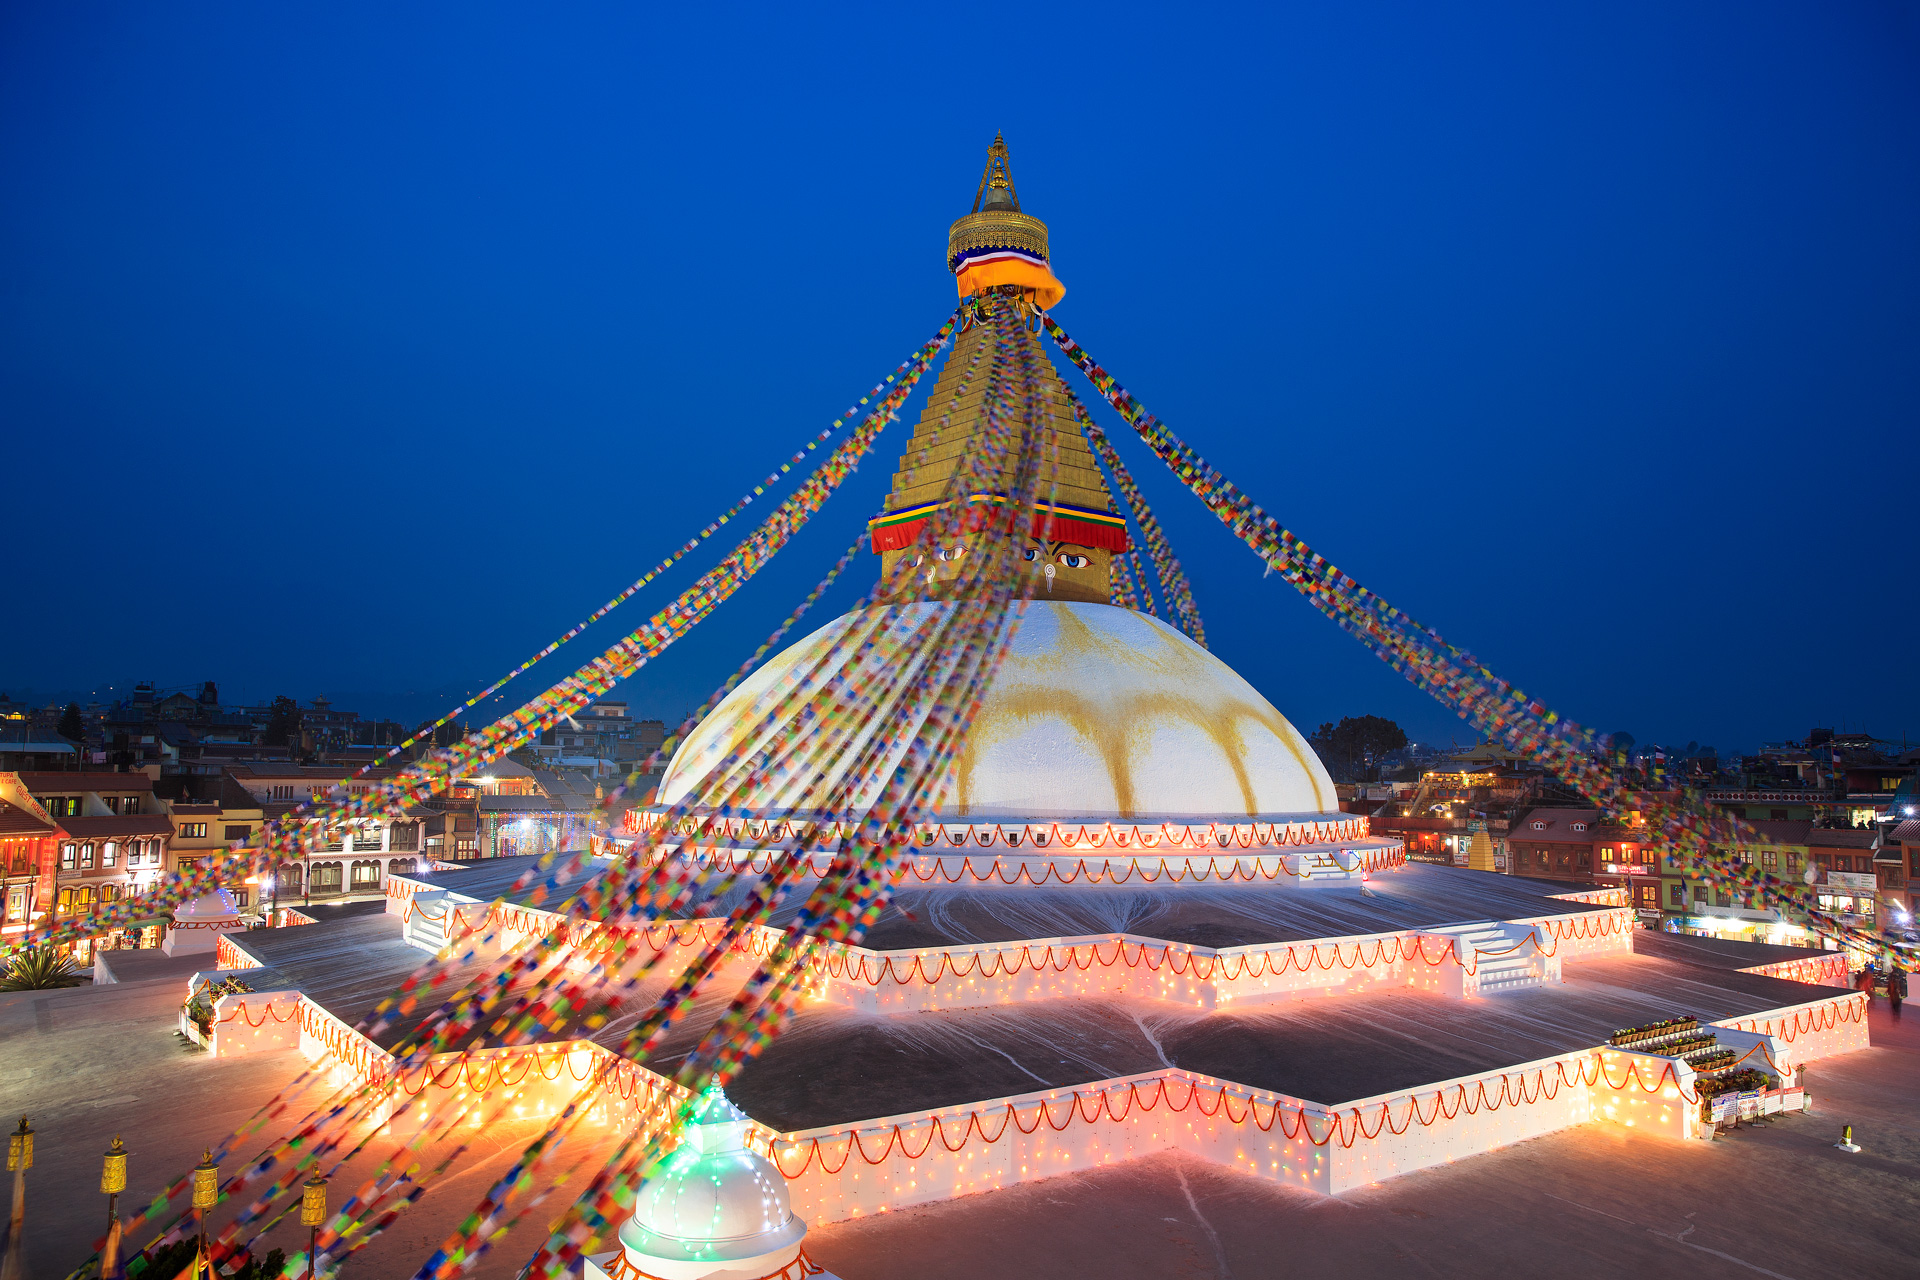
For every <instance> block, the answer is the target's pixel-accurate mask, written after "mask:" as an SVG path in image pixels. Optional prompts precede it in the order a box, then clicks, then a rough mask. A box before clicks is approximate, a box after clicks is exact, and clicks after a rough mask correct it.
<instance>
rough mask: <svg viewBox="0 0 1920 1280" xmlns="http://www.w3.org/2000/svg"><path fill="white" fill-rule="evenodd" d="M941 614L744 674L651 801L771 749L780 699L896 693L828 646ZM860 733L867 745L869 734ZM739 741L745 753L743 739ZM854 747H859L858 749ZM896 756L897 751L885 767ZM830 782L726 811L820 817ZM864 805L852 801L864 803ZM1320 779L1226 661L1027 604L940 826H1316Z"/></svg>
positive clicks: (1116, 612)
mask: <svg viewBox="0 0 1920 1280" xmlns="http://www.w3.org/2000/svg"><path fill="white" fill-rule="evenodd" d="M952 607H953V606H951V605H942V604H932V603H920V604H910V605H899V606H893V607H890V608H886V609H883V610H868V611H862V612H861V613H851V614H846V615H843V616H842V617H840V618H837V619H835V620H834V621H833V622H831V623H829V624H827V625H826V626H824V627H822V628H821V629H820V630H818V631H816V632H814V633H813V634H812V635H810V636H808V637H807V638H806V639H804V640H802V641H800V642H799V643H798V644H795V645H793V646H791V647H789V648H788V649H786V650H784V651H783V652H781V653H780V654H779V655H778V656H776V657H774V658H773V659H771V660H769V661H768V662H767V664H766V665H765V666H763V667H761V668H760V670H758V671H756V672H754V674H753V675H752V676H751V677H750V678H749V679H747V680H745V681H744V682H742V683H741V685H740V687H739V688H738V689H735V690H734V691H733V693H731V694H730V695H728V697H727V698H726V699H725V700H724V701H722V702H721V704H720V705H719V706H718V707H716V708H715V709H714V711H713V713H712V714H711V715H709V716H708V717H707V718H706V719H705V720H703V721H702V722H701V723H700V724H699V726H698V727H697V728H695V730H694V731H693V733H692V734H691V735H690V736H689V737H688V739H687V741H686V742H685V743H683V744H681V747H680V749H679V751H677V752H676V753H675V754H674V758H673V761H672V763H671V764H670V765H669V767H668V769H667V772H666V776H665V777H664V778H663V779H662V780H661V784H660V802H661V803H662V804H674V803H677V802H679V801H680V800H681V799H682V798H684V797H685V796H686V795H687V794H688V793H689V792H690V791H692V790H694V788H696V787H700V788H701V789H702V790H703V791H704V792H706V793H707V794H708V795H712V796H718V795H719V794H720V793H721V788H720V787H718V786H717V785H716V784H715V783H714V782H711V781H707V780H706V779H707V775H708V774H710V773H712V772H713V771H714V769H715V768H716V766H721V765H722V764H723V762H725V761H727V760H728V759H729V757H733V758H734V759H735V760H736V764H734V765H733V766H731V767H729V768H728V769H727V772H729V773H731V772H734V771H735V770H737V769H738V768H740V764H739V763H738V762H744V761H747V760H749V759H751V758H753V757H754V755H755V754H756V753H770V754H771V757H772V758H773V759H774V760H775V761H776V762H777V760H778V758H779V757H778V753H779V751H780V750H781V747H780V741H779V739H780V737H781V734H780V732H779V729H778V727H776V728H774V729H772V730H764V729H763V730H761V731H760V732H758V733H756V732H754V728H755V726H756V725H758V724H759V722H760V721H761V720H762V719H763V718H764V717H766V716H768V715H769V714H771V713H773V712H774V711H775V710H776V709H777V708H779V706H780V705H781V702H782V700H783V699H787V698H789V697H790V696H791V695H792V693H793V691H794V690H796V689H798V688H801V687H803V686H805V687H806V688H809V689H818V688H819V687H820V686H821V685H822V684H823V683H824V682H825V681H826V680H828V679H830V678H833V677H835V676H842V677H844V678H846V679H848V680H849V681H852V682H856V683H858V682H862V681H879V680H884V681H887V682H896V681H898V680H899V679H900V678H901V677H902V675H903V674H907V673H902V672H900V671H897V670H882V665H883V662H882V659H881V658H879V657H876V656H875V655H874V653H873V651H872V650H871V649H870V648H868V649H865V650H863V651H861V652H859V653H858V654H857V655H856V656H855V662H854V667H853V668H852V669H846V667H847V664H848V662H849V661H850V658H849V654H848V653H847V652H846V651H847V650H848V649H850V648H852V647H853V646H852V645H850V644H844V643H842V638H843V637H844V636H847V635H848V633H849V632H854V631H856V630H857V629H858V628H859V627H860V626H861V625H862V624H863V623H865V622H866V621H867V620H868V619H870V618H874V616H875V614H878V615H880V616H879V618H878V619H877V620H879V621H883V622H884V623H885V625H886V627H887V628H888V630H889V631H890V632H891V633H892V634H893V635H894V637H896V638H904V637H906V636H909V635H911V633H912V632H913V631H914V630H915V629H916V628H919V627H923V626H926V625H928V624H929V623H931V622H932V621H934V620H935V619H936V617H937V616H938V615H937V611H940V610H945V609H950V608H952ZM867 732H870V730H868V731H867ZM749 739H752V740H749ZM859 740H860V741H864V740H865V735H864V734H863V735H862V737H861V738H860V739H859ZM904 750H905V744H904V743H902V744H896V745H895V746H894V748H893V751H892V754H893V756H894V757H895V758H897V757H898V756H899V755H900V754H901V753H902V752H903V751H904ZM852 754H853V752H851V751H848V750H839V751H836V752H834V753H833V758H832V760H831V762H830V763H829V764H828V768H827V769H826V770H825V771H824V772H822V771H821V770H820V767H819V766H820V762H818V761H808V762H806V765H805V767H803V768H798V769H793V770H788V771H776V772H775V773H774V774H773V775H772V776H770V777H769V778H768V779H767V780H766V782H765V783H764V784H763V785H760V786H758V787H756V788H755V790H754V791H753V793H752V794H751V795H749V796H748V797H746V798H744V799H743V800H736V801H735V803H736V805H739V806H742V807H744V808H746V809H750V810H753V811H757V812H763V813H774V812H784V811H809V810H818V809H819V808H820V797H821V789H820V788H819V787H818V786H816V787H815V789H814V790H813V791H812V792H811V793H809V792H808V785H809V784H810V783H814V782H815V781H816V779H821V778H824V779H825V780H826V781H828V782H831V781H833V780H834V779H835V778H836V777H837V776H838V773H839V772H840V771H841V770H843V769H844V768H845V767H846V766H845V764H844V763H842V762H843V761H844V760H845V759H847V758H848V757H850V756H851V755H852ZM871 798H872V796H871V794H870V793H869V794H865V795H860V796H856V797H854V798H853V800H852V801H851V802H850V803H851V804H852V805H863V804H864V803H866V802H869V801H870V800H871ZM1338 808H1339V803H1338V800H1337V799H1336V797H1335V794H1334V789H1333V780H1332V779H1331V778H1329V777H1328V776H1327V771H1326V769H1325V767H1324V766H1322V765H1321V763H1320V760H1319V758H1318V757H1317V756H1315V755H1314V753H1313V749H1312V748H1311V747H1310V746H1308V745H1307V741H1306V739H1305V738H1303V737H1302V736H1301V735H1300V733H1299V731H1297V730H1296V729H1295V728H1294V727H1293V726H1292V725H1291V724H1289V723H1287V719H1286V717H1285V716H1283V715H1281V714H1280V713H1279V712H1278V711H1276V710H1274V708H1273V705H1272V704H1271V703H1269V702H1268V701H1267V700H1266V699H1265V698H1263V697H1261V696H1260V694H1259V693H1258V692H1257V691H1256V690H1255V689H1254V688H1253V686H1252V685H1250V684H1248V683H1247V682H1246V681H1245V680H1243V679H1241V678H1240V677H1239V676H1238V675H1237V674H1235V673H1234V671H1233V669H1232V668H1230V667H1228V666H1227V665H1226V664H1225V663H1224V662H1222V661H1220V660H1219V659H1218V658H1216V657H1214V656H1213V655H1212V654H1210V653H1208V652H1207V651H1206V650H1205V649H1202V648H1201V647H1200V646H1199V645H1197V644H1195V643H1194V642H1193V641H1191V640H1189V639H1188V638H1187V637H1186V636H1184V635H1182V634H1181V633H1180V632H1178V631H1176V630H1174V629H1173V628H1172V627H1169V626H1167V625H1166V624H1165V623H1163V622H1161V621H1159V620H1158V619H1156V618H1152V617H1149V616H1147V615H1146V614H1143V613H1137V612H1135V611H1133V610H1131V609H1120V608H1116V607H1114V606H1112V605H1104V604H1077V603H1060V602H1054V601H1035V602H1034V603H1033V604H1032V605H1031V606H1029V607H1028V609H1027V611H1026V615H1025V617H1024V619H1023V620H1022V621H1021V624H1020V627H1019V630H1018V631H1017V632H1015V634H1014V637H1013V641H1012V643H1011V644H1010V645H1009V646H1008V651H1007V655H1006V658H1005V660H1004V661H1003V663H1002V664H1001V667H1000V670H999V673H998V674H997V676H996V677H995V679H994V682H993V684H992V686H991V688H990V689H989V690H988V693H987V697H986V700H985V702H984V703H983V704H982V705H981V708H980V711H979V714H978V715H977V716H976V718H975V720H974V723H973V726H972V728H971V730H970V731H969V734H968V739H967V744H966V747H965V748H964V750H963V751H962V753H961V755H960V758H959V760H958V761H957V762H956V766H955V769H954V776H953V778H952V780H951V785H950V786H949V787H948V788H947V793H946V798H945V801H944V802H943V804H942V806H941V808H940V810H939V813H940V816H942V817H944V818H949V819H967V820H981V821H985V820H1005V819H1013V818H1023V819H1030V818H1041V819H1056V818H1091V819H1116V818H1126V819H1149V820H1159V819H1173V820H1182V821H1190V820H1195V819H1214V818H1234V819H1242V820H1244V819H1245V818H1247V817H1251V816H1260V817H1272V816H1278V815H1283V814H1308V813H1328V812H1331V811H1334V810H1337V809H1338Z"/></svg>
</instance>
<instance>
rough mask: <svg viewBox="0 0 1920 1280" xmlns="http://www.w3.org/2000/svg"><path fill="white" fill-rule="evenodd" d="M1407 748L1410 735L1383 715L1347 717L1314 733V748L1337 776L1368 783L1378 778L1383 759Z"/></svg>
mask: <svg viewBox="0 0 1920 1280" xmlns="http://www.w3.org/2000/svg"><path fill="white" fill-rule="evenodd" d="M1406 745H1407V735H1406V733H1405V731H1404V730H1402V729H1401V728H1400V726H1399V725H1397V724H1395V723H1394V722H1393V721H1391V720H1388V719H1387V718H1386V717H1384V716H1344V717H1342V718H1341V720H1340V723H1339V724H1331V723H1329V724H1323V725H1321V726H1320V727H1319V728H1318V729H1315V730H1314V731H1313V749H1314V750H1315V751H1317V752H1319V753H1320V759H1321V761H1322V762H1323V763H1324V764H1325V765H1326V766H1327V768H1328V769H1329V770H1330V771H1331V772H1332V773H1333V774H1334V775H1335V776H1336V778H1344V779H1346V780H1348V781H1353V782H1367V781H1371V780H1372V779H1373V778H1375V777H1377V776H1378V775H1379V769H1380V760H1381V758H1382V757H1383V756H1385V755H1387V754H1388V753H1389V752H1393V751H1398V750H1400V748H1402V747H1404V746H1406Z"/></svg>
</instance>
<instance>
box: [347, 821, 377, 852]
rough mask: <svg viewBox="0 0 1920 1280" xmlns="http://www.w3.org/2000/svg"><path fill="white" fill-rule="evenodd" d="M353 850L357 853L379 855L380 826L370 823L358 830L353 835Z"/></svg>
mask: <svg viewBox="0 0 1920 1280" xmlns="http://www.w3.org/2000/svg"><path fill="white" fill-rule="evenodd" d="M353 848H354V852H356V853H378V852H379V850H380V824H379V823H377V822H370V823H368V824H367V825H366V826H364V827H360V828H357V829H356V830H355V831H354V833H353Z"/></svg>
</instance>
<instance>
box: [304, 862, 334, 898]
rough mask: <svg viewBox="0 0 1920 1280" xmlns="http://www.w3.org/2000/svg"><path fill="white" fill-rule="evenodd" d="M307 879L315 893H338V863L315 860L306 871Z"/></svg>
mask: <svg viewBox="0 0 1920 1280" xmlns="http://www.w3.org/2000/svg"><path fill="white" fill-rule="evenodd" d="M308 880H309V882H310V883H311V885H312V887H313V891H314V892H315V893H338V892H340V864H339V863H337V862H316V863H314V864H313V867H312V869H311V870H310V871H309V873H308Z"/></svg>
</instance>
